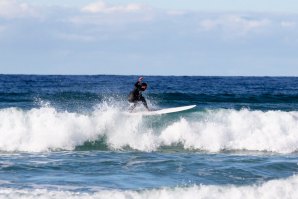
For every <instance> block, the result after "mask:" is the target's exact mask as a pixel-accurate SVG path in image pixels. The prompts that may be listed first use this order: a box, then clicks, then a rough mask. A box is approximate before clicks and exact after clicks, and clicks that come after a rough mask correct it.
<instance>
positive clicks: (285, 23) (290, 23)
mask: <svg viewBox="0 0 298 199" xmlns="http://www.w3.org/2000/svg"><path fill="white" fill-rule="evenodd" d="M280 25H281V27H283V28H295V27H296V26H297V23H296V22H294V21H282V22H281V23H280Z"/></svg>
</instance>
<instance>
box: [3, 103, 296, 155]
mask: <svg viewBox="0 0 298 199" xmlns="http://www.w3.org/2000/svg"><path fill="white" fill-rule="evenodd" d="M122 112H123V111H121V110H119V108H115V107H111V106H108V107H99V108H98V109H95V110H94V111H92V112H90V113H88V114H83V113H71V112H67V111H64V112H63V111H62V112H61V111H57V110H56V109H55V108H52V107H42V108H33V109H31V110H22V109H17V108H7V109H0V120H1V123H0V134H1V136H0V150H1V151H6V152H13V151H25V152H43V151H51V150H75V149H77V148H84V146H85V149H87V150H88V147H90V145H91V148H92V147H93V146H92V144H95V145H97V144H98V145H100V146H98V147H96V146H95V147H94V148H95V149H96V148H98V149H100V148H102V146H104V147H105V146H106V149H109V150H123V149H126V148H130V149H133V150H139V151H146V152H150V151H156V150H159V149H160V148H163V147H169V146H170V147H171V146H177V145H178V146H182V147H183V148H184V149H186V150H193V149H194V150H204V151H208V152H220V151H222V150H232V151H235V150H236V151H237V150H247V151H268V152H276V153H292V152H296V151H297V150H298V136H297V133H298V112H296V111H292V112H285V111H266V112H263V111H250V110H247V109H243V110H240V111H238V110H226V109H217V110H207V111H198V112H191V113H189V114H187V116H186V117H185V118H183V117H179V116H177V117H176V118H174V119H173V117H172V116H167V115H165V116H158V117H142V116H128V115H127V114H123V113H122ZM80 146H83V147H80Z"/></svg>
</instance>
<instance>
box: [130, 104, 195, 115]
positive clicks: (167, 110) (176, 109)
mask: <svg viewBox="0 0 298 199" xmlns="http://www.w3.org/2000/svg"><path fill="white" fill-rule="evenodd" d="M194 107H196V105H190V106H180V107H173V108H165V109H160V110H155V111H141V112H132V113H129V114H130V115H162V114H167V113H176V112H181V111H186V110H189V109H192V108H194Z"/></svg>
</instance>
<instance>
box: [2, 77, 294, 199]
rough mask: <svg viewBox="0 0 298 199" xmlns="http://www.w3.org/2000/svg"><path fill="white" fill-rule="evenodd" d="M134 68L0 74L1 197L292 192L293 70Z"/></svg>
mask: <svg viewBox="0 0 298 199" xmlns="http://www.w3.org/2000/svg"><path fill="white" fill-rule="evenodd" d="M137 78H138V77H137V76H109V75H103V76H102V75H99V76H38V75H37V76H35V75H0V121H1V122H0V198H177V197H180V198H296V196H297V195H298V193H297V190H298V178H297V173H298V153H297V152H298V90H297V88H298V78H295V77H173V76H169V77H167V76H165V77H160V76H147V77H145V78H144V80H145V81H146V82H147V83H148V85H149V87H148V90H147V91H146V92H144V94H143V95H144V96H145V97H146V99H147V102H148V105H149V107H150V108H152V109H161V108H170V107H177V106H186V105H192V104H195V105H197V106H196V107H195V108H194V109H190V110H187V111H183V112H180V113H171V114H165V115H158V116H150V115H149V116H144V115H136V114H131V115H130V114H128V113H127V110H128V108H129V103H128V102H127V100H126V98H127V94H128V93H129V91H130V90H131V89H132V88H133V84H134V83H135V81H136V80H137ZM114 82H122V83H121V84H120V85H119V84H115V83H114ZM136 109H137V111H142V110H143V109H144V108H143V107H142V106H141V105H140V106H138V107H137V108H136Z"/></svg>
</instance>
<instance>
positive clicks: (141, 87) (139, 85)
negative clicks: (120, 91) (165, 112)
mask: <svg viewBox="0 0 298 199" xmlns="http://www.w3.org/2000/svg"><path fill="white" fill-rule="evenodd" d="M142 81H143V77H139V79H138V81H137V82H136V83H135V87H134V89H133V91H131V92H130V93H129V96H128V101H129V102H131V103H134V104H133V105H132V106H131V107H130V108H129V109H130V111H132V110H133V109H134V108H135V107H136V106H137V104H138V102H140V101H141V102H142V103H143V105H144V106H145V108H146V109H147V110H148V111H150V110H149V108H148V105H147V102H146V100H145V98H144V97H143V96H142V92H143V91H145V90H146V89H147V84H146V83H145V82H142Z"/></svg>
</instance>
